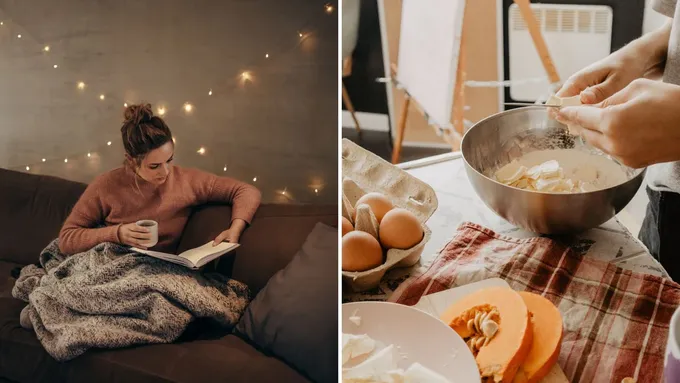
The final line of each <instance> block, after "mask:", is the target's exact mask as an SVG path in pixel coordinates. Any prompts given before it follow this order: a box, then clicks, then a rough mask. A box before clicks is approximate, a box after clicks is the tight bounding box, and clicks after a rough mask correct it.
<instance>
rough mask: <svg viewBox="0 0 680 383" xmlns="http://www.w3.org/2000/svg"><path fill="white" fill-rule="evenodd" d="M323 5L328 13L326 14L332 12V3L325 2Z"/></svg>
mask: <svg viewBox="0 0 680 383" xmlns="http://www.w3.org/2000/svg"><path fill="white" fill-rule="evenodd" d="M324 7H325V8H326V13H328V14H331V13H333V6H332V5H330V4H326V5H325V6H324Z"/></svg>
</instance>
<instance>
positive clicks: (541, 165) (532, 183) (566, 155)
mask: <svg viewBox="0 0 680 383" xmlns="http://www.w3.org/2000/svg"><path fill="white" fill-rule="evenodd" d="M494 178H495V180H496V181H498V182H500V183H503V184H505V185H509V186H513V187H516V188H519V189H524V190H531V191H540V192H550V193H583V192H589V191H595V190H600V189H606V188H608V187H612V186H616V185H619V184H621V183H623V182H626V181H627V180H628V177H627V175H626V173H625V172H624V170H623V169H622V168H621V167H620V166H619V165H618V164H616V163H615V162H614V161H612V160H610V159H608V158H607V157H605V156H600V155H597V154H591V153H586V152H583V151H580V150H577V149H554V150H538V151H535V152H531V153H527V154H525V155H524V156H522V157H520V158H518V159H516V160H514V161H512V162H510V163H509V164H507V165H505V166H503V167H501V168H500V169H498V170H497V171H496V172H495V174H494Z"/></svg>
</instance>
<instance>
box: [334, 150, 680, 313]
mask: <svg viewBox="0 0 680 383" xmlns="http://www.w3.org/2000/svg"><path fill="white" fill-rule="evenodd" d="M399 167H400V168H402V169H404V170H406V171H407V172H409V173H410V174H412V175H414V176H416V177H418V178H420V179H421V180H423V181H424V182H426V183H428V184H429V185H430V186H432V188H433V189H434V190H435V192H436V193H437V198H438V200H439V206H438V208H437V210H436V211H435V212H434V214H433V215H432V217H430V219H429V220H428V221H427V222H426V224H427V226H428V227H429V228H430V230H431V231H432V237H431V239H430V241H429V242H428V243H427V244H426V246H425V249H424V250H423V254H422V256H421V260H420V263H419V264H417V265H416V266H414V267H412V268H408V269H394V270H391V271H390V272H389V273H388V274H387V275H386V276H385V277H384V278H383V280H382V282H381V283H380V286H379V287H378V288H376V289H372V290H369V291H365V292H362V293H345V294H343V301H345V302H349V301H363V300H386V299H387V298H388V297H389V295H390V294H391V293H392V292H393V291H394V290H395V289H396V287H397V286H398V285H399V284H400V283H401V282H403V281H404V280H405V279H406V278H408V277H409V276H410V275H412V274H414V273H417V272H419V271H422V269H423V268H424V267H427V266H428V265H429V264H430V263H431V262H432V260H433V259H434V258H435V256H436V255H437V254H438V253H439V250H440V249H441V248H442V247H443V246H444V245H446V243H447V242H448V241H449V240H450V239H451V237H453V235H454V233H455V231H456V228H457V227H458V225H460V224H461V223H462V222H465V221H468V222H473V223H477V224H479V225H482V226H484V227H487V228H489V229H491V230H494V231H496V232H497V233H500V234H504V235H508V236H512V237H516V238H528V237H536V236H538V235H537V234H536V233H531V232H527V231H524V230H522V229H519V228H517V227H515V226H514V225H512V224H510V223H509V222H507V221H505V220H504V219H502V218H501V217H499V216H498V215H496V214H495V213H494V212H493V211H492V210H491V209H489V208H488V207H487V206H486V205H485V204H484V203H483V202H482V201H481V200H480V199H479V197H478V196H477V194H476V193H475V191H474V189H473V188H472V185H471V184H470V182H469V180H468V178H467V175H466V173H465V168H464V165H463V160H462V157H461V156H460V153H459V152H453V153H446V154H442V155H438V156H433V157H427V158H424V159H421V160H416V161H411V162H405V163H402V164H400V165H399ZM561 239H563V240H566V241H568V243H570V244H571V246H572V247H573V248H575V249H576V250H577V251H582V252H584V254H585V256H587V257H593V258H595V259H598V260H602V261H606V262H611V263H614V264H616V265H617V266H620V267H622V268H625V269H630V270H633V271H636V272H640V273H646V274H653V275H658V276H667V274H666V271H665V270H664V269H663V267H662V266H661V265H660V264H659V263H658V262H657V261H656V260H655V259H654V258H653V257H652V256H651V254H649V252H648V251H647V249H646V248H645V246H644V245H643V244H642V243H641V242H640V241H639V240H638V239H637V238H635V236H634V235H632V234H631V233H630V232H629V231H628V229H626V227H625V226H623V225H622V224H621V223H620V222H619V221H618V220H617V219H616V218H613V219H611V220H609V221H608V222H605V223H604V224H602V225H601V226H599V227H597V228H594V229H591V230H589V231H587V232H585V233H582V234H579V235H576V236H573V237H569V238H566V239H565V238H561Z"/></svg>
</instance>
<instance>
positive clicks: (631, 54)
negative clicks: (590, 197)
mask: <svg viewBox="0 0 680 383" xmlns="http://www.w3.org/2000/svg"><path fill="white" fill-rule="evenodd" d="M676 3H677V0H652V6H653V8H654V9H655V10H656V11H657V12H660V13H662V14H664V15H666V16H668V17H671V19H670V20H669V21H668V23H666V24H665V25H664V26H663V27H661V28H659V29H658V30H656V31H654V32H651V33H648V34H646V35H644V36H642V37H640V38H638V39H637V40H635V41H633V42H631V43H630V44H628V45H626V46H625V47H623V48H621V49H619V50H618V51H616V52H614V53H612V54H611V55H609V56H608V57H606V58H604V59H602V60H600V61H598V62H596V63H594V64H593V65H591V66H589V67H587V68H585V69H583V70H581V71H579V72H578V73H576V74H574V75H573V76H572V77H571V78H569V79H568V80H567V82H566V83H565V85H564V86H563V87H562V89H561V90H560V91H559V92H558V93H557V96H561V97H570V96H576V95H580V98H581V102H582V103H583V104H588V106H580V107H565V108H563V109H562V110H560V111H559V113H558V115H557V119H558V120H560V121H562V122H564V123H567V124H574V125H578V126H580V127H581V129H580V130H581V131H580V134H581V136H582V137H583V138H584V139H585V140H586V141H587V142H588V143H590V144H592V145H593V146H596V147H598V148H600V149H602V150H603V151H605V152H607V153H609V154H611V155H613V156H614V157H617V158H618V159H619V160H620V161H621V162H623V163H624V164H626V165H628V166H631V167H635V168H641V167H645V166H649V169H648V177H647V180H648V182H649V187H648V188H647V194H648V195H649V204H648V205H647V214H646V217H645V220H644V222H643V223H642V229H641V231H640V239H641V240H642V242H644V244H645V245H646V246H647V247H648V248H649V251H650V253H651V254H652V255H653V256H654V257H655V258H657V259H658V260H659V261H660V262H661V264H662V265H663V266H664V268H665V269H666V270H667V271H668V273H669V275H670V276H671V278H673V279H674V280H676V281H680V257H678V251H679V250H680V235H678V233H680V220H679V219H678V217H680V215H679V214H680V108H679V107H678V100H680V7H679V6H677V4H676ZM661 73H663V82H660V81H652V80H649V79H648V78H650V77H656V76H655V75H658V74H661Z"/></svg>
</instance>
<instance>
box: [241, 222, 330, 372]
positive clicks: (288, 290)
mask: <svg viewBox="0 0 680 383" xmlns="http://www.w3.org/2000/svg"><path fill="white" fill-rule="evenodd" d="M337 296H338V229H337V228H333V227H330V226H328V225H325V224H322V223H318V224H317V225H316V226H315V227H314V230H313V231H312V232H311V233H310V234H309V236H308V237H307V240H306V241H305V243H304V245H303V246H302V248H301V249H300V250H298V251H297V254H296V255H295V257H294V258H293V260H292V261H291V262H290V263H289V264H288V265H287V266H286V267H285V268H284V269H283V270H280V271H279V272H277V273H276V274H274V276H273V277H272V278H271V279H270V280H269V282H268V283H267V285H266V286H265V287H264V288H263V289H262V290H261V291H260V293H259V294H257V296H256V297H255V299H254V300H253V301H252V302H251V303H250V305H249V306H248V308H247V309H246V311H245V313H244V314H243V316H242V317H241V320H240V321H239V323H238V325H237V327H236V329H237V330H238V331H239V332H241V333H243V334H245V335H246V336H247V337H248V338H249V339H251V340H252V341H253V342H254V343H256V344H258V345H259V346H260V347H261V348H262V349H264V350H266V351H268V352H271V353H272V354H274V355H276V356H278V357H279V358H281V359H283V360H285V361H287V362H288V363H290V364H291V365H293V366H295V367H296V368H297V369H298V370H300V371H302V372H303V373H305V374H307V375H308V376H309V377H310V378H311V379H312V380H314V381H316V382H330V381H333V380H334V378H337V376H338V347H337V340H338V303H337V298H335V297H337Z"/></svg>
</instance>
